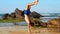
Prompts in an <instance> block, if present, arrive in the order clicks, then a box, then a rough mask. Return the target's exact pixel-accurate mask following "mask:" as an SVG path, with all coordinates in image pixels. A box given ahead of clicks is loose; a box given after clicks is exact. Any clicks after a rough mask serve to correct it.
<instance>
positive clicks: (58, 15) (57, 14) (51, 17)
mask: <svg viewBox="0 0 60 34" xmlns="http://www.w3.org/2000/svg"><path fill="white" fill-rule="evenodd" d="M41 15H43V16H45V17H40V18H41V20H40V21H43V22H48V20H50V19H54V18H60V13H55V14H48V13H42V14H41ZM2 16H3V14H0V19H2ZM16 24H17V25H19V26H26V25H27V23H26V22H25V21H23V22H17V23H16ZM1 26H2V27H3V26H15V25H14V23H7V22H6V23H1V22H0V27H1Z"/></svg>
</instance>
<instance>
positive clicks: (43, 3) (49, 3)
mask: <svg viewBox="0 0 60 34" xmlns="http://www.w3.org/2000/svg"><path fill="white" fill-rule="evenodd" d="M33 1H34V0H0V13H3V14H4V13H12V12H14V11H15V9H16V8H18V9H20V10H24V9H25V6H26V4H28V3H30V2H33ZM31 11H36V12H38V13H60V0H39V2H38V4H37V5H35V6H32V7H31Z"/></svg>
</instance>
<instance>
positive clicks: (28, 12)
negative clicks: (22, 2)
mask: <svg viewBox="0 0 60 34" xmlns="http://www.w3.org/2000/svg"><path fill="white" fill-rule="evenodd" d="M37 3H38V0H34V2H32V3H28V4H27V5H26V8H25V10H24V16H25V21H26V22H27V25H28V32H29V34H30V32H31V31H30V26H31V24H30V23H31V20H30V17H29V14H30V8H31V6H33V5H36V4H37Z"/></svg>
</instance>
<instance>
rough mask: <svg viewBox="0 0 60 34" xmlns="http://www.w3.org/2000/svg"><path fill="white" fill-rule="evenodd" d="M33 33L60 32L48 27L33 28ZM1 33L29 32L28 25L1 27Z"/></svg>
mask: <svg viewBox="0 0 60 34" xmlns="http://www.w3.org/2000/svg"><path fill="white" fill-rule="evenodd" d="M31 31H32V34H60V33H56V32H49V31H48V30H47V28H37V29H31ZM0 34H28V30H27V26H11V27H7V26H6V27H0Z"/></svg>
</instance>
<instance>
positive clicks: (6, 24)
mask: <svg viewBox="0 0 60 34" xmlns="http://www.w3.org/2000/svg"><path fill="white" fill-rule="evenodd" d="M15 24H17V25H18V26H26V25H27V23H26V22H16V23H15ZM15 24H14V23H13V22H12V23H1V22H0V27H4V26H15Z"/></svg>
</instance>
